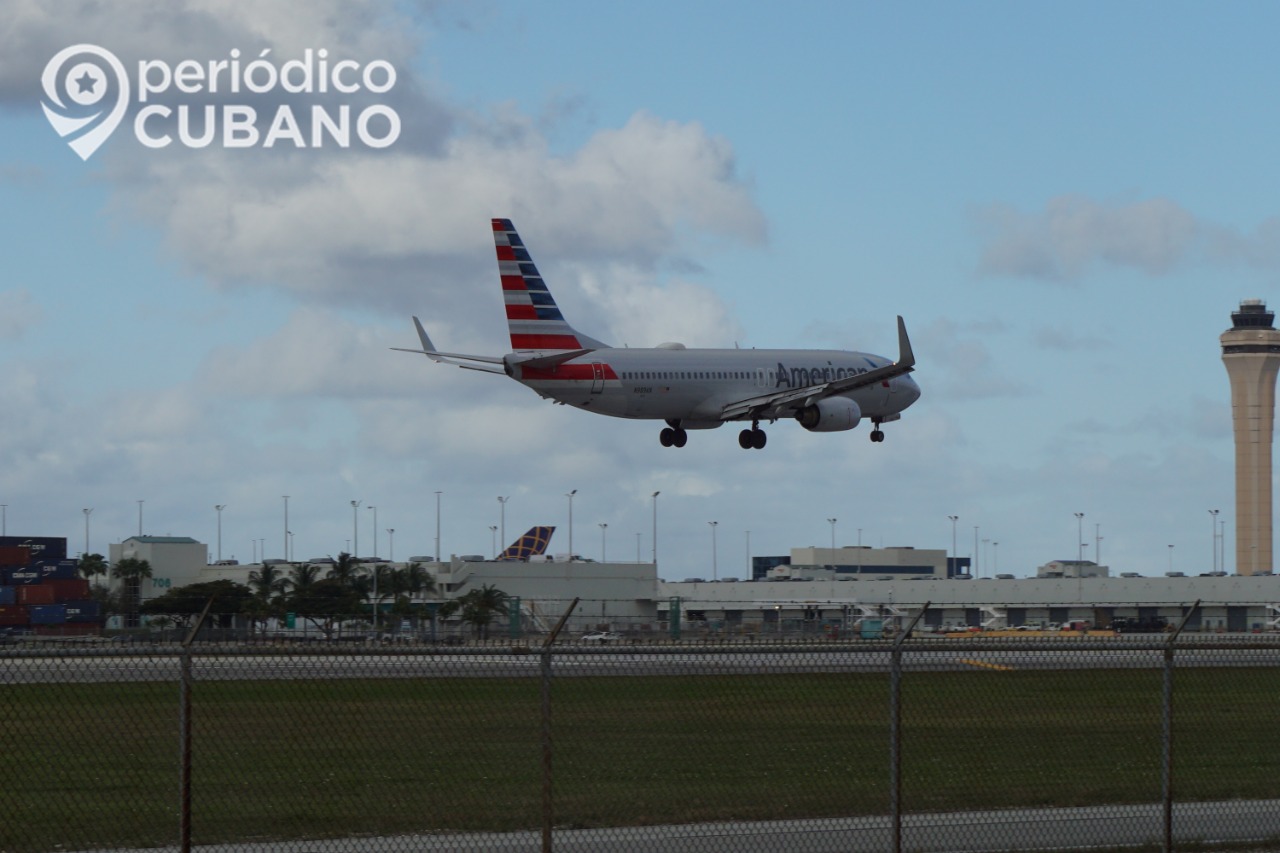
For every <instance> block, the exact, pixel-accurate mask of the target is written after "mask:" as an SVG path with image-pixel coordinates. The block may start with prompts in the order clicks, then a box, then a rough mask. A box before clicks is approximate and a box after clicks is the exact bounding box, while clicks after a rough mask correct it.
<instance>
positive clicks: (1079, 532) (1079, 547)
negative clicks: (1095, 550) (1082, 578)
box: [1076, 512, 1084, 563]
mask: <svg viewBox="0 0 1280 853" xmlns="http://www.w3.org/2000/svg"><path fill="white" fill-rule="evenodd" d="M1083 562H1084V513H1083V512H1077V513H1076V563H1083Z"/></svg>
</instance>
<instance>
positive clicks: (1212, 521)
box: [1209, 509, 1218, 574]
mask: <svg viewBox="0 0 1280 853" xmlns="http://www.w3.org/2000/svg"><path fill="white" fill-rule="evenodd" d="M1209 525H1210V527H1211V528H1212V529H1211V530H1210V531H1209V532H1210V533H1212V534H1213V538H1212V539H1210V540H1209V541H1210V544H1212V546H1213V571H1214V574H1217V572H1218V511H1217V510H1216V509H1211V510H1209Z"/></svg>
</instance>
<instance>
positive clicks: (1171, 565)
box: [1169, 545, 1173, 573]
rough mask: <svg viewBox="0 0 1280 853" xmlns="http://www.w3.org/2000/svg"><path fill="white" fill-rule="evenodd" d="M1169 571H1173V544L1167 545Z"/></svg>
mask: <svg viewBox="0 0 1280 853" xmlns="http://www.w3.org/2000/svg"><path fill="white" fill-rule="evenodd" d="M1169 572H1170V573H1172V572H1173V546H1172V545H1170V546H1169Z"/></svg>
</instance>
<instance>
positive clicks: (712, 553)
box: [707, 521, 720, 581]
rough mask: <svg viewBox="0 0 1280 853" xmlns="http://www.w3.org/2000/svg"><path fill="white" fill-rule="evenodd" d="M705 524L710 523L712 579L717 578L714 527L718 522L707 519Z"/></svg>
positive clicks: (718, 524)
mask: <svg viewBox="0 0 1280 853" xmlns="http://www.w3.org/2000/svg"><path fill="white" fill-rule="evenodd" d="M707 524H709V525H711V579H712V580H713V581H714V580H719V577H718V571H717V567H716V528H717V527H719V526H720V522H718V521H708V522H707Z"/></svg>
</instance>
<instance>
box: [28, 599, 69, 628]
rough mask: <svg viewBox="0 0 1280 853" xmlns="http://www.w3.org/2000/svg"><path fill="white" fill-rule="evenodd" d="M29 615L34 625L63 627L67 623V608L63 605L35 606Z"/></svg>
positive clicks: (31, 608)
mask: <svg viewBox="0 0 1280 853" xmlns="http://www.w3.org/2000/svg"><path fill="white" fill-rule="evenodd" d="M27 613H28V614H29V615H30V616H31V624H32V625H61V624H63V623H64V622H66V621H67V608H66V605H63V604H33V605H31V606H30V607H28V608H27Z"/></svg>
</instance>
